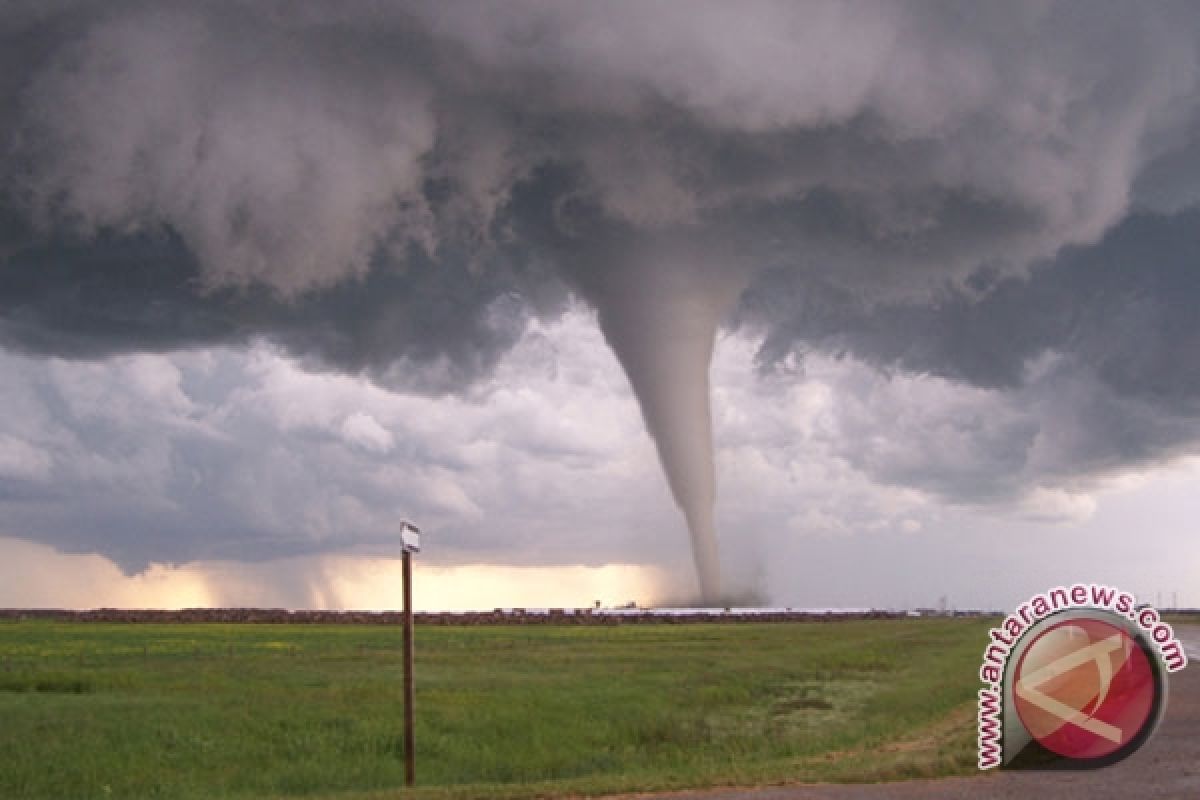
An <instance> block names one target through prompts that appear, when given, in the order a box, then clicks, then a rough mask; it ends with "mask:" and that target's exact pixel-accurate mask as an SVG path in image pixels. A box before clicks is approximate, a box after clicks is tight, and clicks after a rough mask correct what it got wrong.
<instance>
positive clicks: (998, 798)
mask: <svg viewBox="0 0 1200 800" xmlns="http://www.w3.org/2000/svg"><path fill="white" fill-rule="evenodd" d="M1177 634H1178V636H1179V638H1180V640H1181V641H1183V643H1184V646H1185V649H1186V650H1187V651H1188V654H1189V659H1190V662H1191V663H1190V664H1189V666H1188V667H1187V668H1186V669H1185V670H1183V671H1182V672H1178V673H1176V674H1174V675H1172V676H1171V679H1170V699H1169V702H1168V705H1167V713H1166V716H1165V717H1164V718H1163V722H1162V725H1161V726H1160V727H1159V729H1158V731H1157V732H1156V733H1155V734H1154V737H1153V738H1152V739H1151V740H1150V741H1149V742H1147V743H1146V745H1145V746H1144V747H1142V749H1141V750H1139V751H1138V752H1136V753H1134V754H1133V755H1132V756H1130V757H1129V758H1127V759H1125V760H1124V761H1122V762H1120V763H1118V764H1114V765H1113V766H1111V767H1106V768H1104V769H1098V770H1090V771H1086V772H1000V773H990V774H987V775H979V776H973V777H969V778H948V779H945V780H939V781H910V782H903V783H885V784H860V785H828V784H826V785H813V784H808V785H796V786H776V787H769V788H762V789H717V790H711V791H702V792H679V793H673V794H660V795H655V798H656V800H890V799H891V798H896V800H1038V799H1039V798H1047V800H1084V799H1085V798H1086V800H1117V799H1118V798H1120V800H1126V798H1131V797H1136V798H1138V800H1197V799H1200V626H1187V627H1186V628H1182V629H1181V630H1178V631H1177Z"/></svg>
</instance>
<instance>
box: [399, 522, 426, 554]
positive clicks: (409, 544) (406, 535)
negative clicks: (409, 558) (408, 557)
mask: <svg viewBox="0 0 1200 800" xmlns="http://www.w3.org/2000/svg"><path fill="white" fill-rule="evenodd" d="M400 544H401V545H402V546H403V547H404V552H406V553H419V552H421V531H420V530H419V529H418V528H417V526H416V525H413V524H412V523H411V522H401V523H400Z"/></svg>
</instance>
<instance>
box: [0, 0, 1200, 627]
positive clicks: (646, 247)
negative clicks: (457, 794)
mask: <svg viewBox="0 0 1200 800" xmlns="http://www.w3.org/2000/svg"><path fill="white" fill-rule="evenodd" d="M1198 81H1200V12H1197V11H1196V10H1195V9H1194V6H1192V5H1191V4H1187V3H1181V4H1172V3H1160V4H1154V5H1152V6H1149V7H1134V6H1131V5H1129V4H1105V3H1078V2H1077V3H1013V4H1005V6H1004V7H1003V8H1000V7H996V8H995V9H989V8H986V7H982V6H979V4H953V3H907V4H905V3H880V4H877V3H847V2H839V3H805V4H796V3H766V2H763V3H749V4H737V5H732V4H727V3H712V4H709V3H683V2H678V3H672V2H664V3H642V2H639V3H612V4H584V3H578V4H576V3H561V2H556V3H539V2H506V3H499V4H497V3H484V4H474V3H455V4H444V3H430V4H424V3H409V4H396V5H393V6H380V5H378V4H368V3H361V4H357V3H348V4H340V5H339V6H338V8H337V9H332V8H330V7H329V6H328V5H327V4H324V3H314V4H309V3H303V2H301V3H271V2H255V3H245V4H241V3H220V4H217V3H213V4H207V3H179V4H176V3H170V2H167V3H163V2H156V3H142V2H113V3H106V4H94V3H82V4H76V3H68V2H62V3H54V2H51V3H20V2H17V3H11V4H9V5H7V6H6V7H5V10H4V11H3V12H0V120H3V123H2V127H0V178H3V181H2V185H3V187H4V188H3V190H0V346H2V347H3V349H2V350H0V363H2V364H3V374H4V376H5V380H4V381H3V383H2V385H0V410H2V411H3V414H0V553H3V554H5V558H4V559H3V561H0V563H2V564H6V565H8V566H0V576H2V577H3V578H4V580H3V581H0V604H2V605H55V604H69V605H105V604H139V603H147V604H151V603H167V604H169V603H173V602H174V603H182V602H184V601H182V600H178V599H172V598H180V597H186V598H190V599H192V600H196V599H198V600H199V601H203V602H213V603H219V604H234V605H236V604H274V605H296V606H301V605H363V604H375V605H387V604H389V603H391V602H392V598H391V595H390V594H388V593H387V591H388V590H385V589H383V588H380V587H381V586H382V585H383V584H384V583H386V579H387V576H389V575H390V574H391V573H389V572H388V571H387V570H388V569H390V568H391V567H390V566H389V565H390V562H389V560H388V559H390V558H391V557H392V556H393V555H394V548H395V542H394V529H395V523H396V521H397V520H398V519H399V518H401V517H409V518H412V519H415V520H417V521H419V522H420V524H421V525H422V527H424V528H425V529H426V530H428V531H429V532H430V542H429V547H428V551H427V553H425V554H423V555H422V564H423V566H424V567H425V568H426V569H427V570H429V574H430V578H429V579H428V581H433V580H438V581H441V585H442V586H443V587H444V591H443V592H441V593H440V594H435V593H432V592H431V593H430V594H429V595H428V599H427V601H426V604H427V605H437V604H441V605H463V604H466V603H467V601H466V600H464V599H461V598H465V597H468V596H469V597H470V598H471V601H470V602H471V603H472V604H475V603H479V604H483V605H487V606H492V605H511V604H517V603H516V601H515V600H514V601H512V602H509V598H517V597H519V598H520V603H521V604H538V603H537V599H538V595H537V592H536V591H532V590H530V589H529V587H531V586H532V587H537V586H542V587H545V596H546V598H547V600H546V601H545V602H546V604H561V603H568V602H572V603H576V602H577V603H578V604H581V605H582V604H588V603H590V602H591V600H592V599H593V598H592V595H596V596H597V597H600V596H601V594H604V593H607V594H608V595H611V596H605V597H603V598H602V599H605V600H606V601H612V602H617V601H622V600H625V599H632V598H630V597H626V596H625V595H628V594H631V593H634V594H638V595H639V598H640V599H643V600H646V599H655V598H658V599H672V598H686V597H688V596H690V595H691V593H692V592H693V591H694V589H693V584H692V581H693V580H694V579H693V577H692V573H691V569H692V567H691V555H690V553H689V551H688V536H687V531H686V528H685V526H684V522H683V519H682V517H681V515H680V514H679V511H678V509H677V508H676V503H675V500H674V499H673V498H676V499H678V501H679V503H680V504H681V505H684V506H685V507H686V506H688V505H689V503H695V502H699V503H700V504H701V505H704V504H705V503H707V502H708V500H709V499H711V498H710V494H711V492H710V488H709V487H708V485H707V483H706V481H707V479H706V477H705V473H706V469H707V459H708V452H707V441H708V434H707V428H706V419H707V418H706V416H705V412H706V411H707V409H706V408H705V406H704V404H703V402H702V401H699V400H697V398H703V397H706V396H708V391H707V390H708V389H709V388H711V396H712V406H711V417H712V426H711V427H712V436H713V439H714V442H715V447H714V451H713V455H714V458H713V464H714V465H715V474H716V487H717V489H716V491H717V494H716V511H715V522H716V530H717V532H718V536H719V541H720V546H721V551H722V554H723V555H722V560H723V564H724V571H725V574H726V576H727V585H728V588H729V589H730V590H731V591H735V592H746V593H749V594H752V595H755V596H758V597H761V598H762V599H764V600H769V601H771V602H774V603H779V604H792V605H826V604H830V605H852V606H858V605H890V606H901V605H931V604H935V603H936V602H937V600H938V597H939V596H941V595H947V596H948V598H949V600H950V602H951V603H954V604H958V605H986V606H1002V605H1006V604H1012V603H1015V602H1017V601H1018V600H1021V599H1023V598H1024V597H1026V596H1028V595H1029V594H1032V593H1033V592H1035V591H1038V590H1040V589H1043V588H1046V586H1048V585H1051V584H1055V583H1062V582H1070V581H1073V580H1101V581H1107V582H1110V583H1116V584H1118V585H1121V586H1122V587H1124V588H1127V589H1130V590H1133V591H1135V592H1140V593H1143V594H1144V595H1146V596H1147V597H1148V599H1151V600H1153V599H1155V595H1156V593H1157V592H1160V591H1161V592H1163V594H1164V598H1163V599H1164V602H1169V601H1170V600H1172V599H1173V595H1172V594H1171V593H1172V592H1178V599H1179V602H1180V603H1181V604H1191V605H1200V595H1198V594H1197V591H1200V590H1197V589H1196V588H1195V587H1198V586H1200V539H1198V537H1197V536H1196V535H1195V533H1194V526H1193V524H1192V520H1194V519H1195V511H1197V508H1196V506H1197V505H1198V503H1197V502H1196V501H1194V500H1193V499H1192V497H1193V495H1194V494H1195V492H1194V491H1193V489H1194V486H1195V485H1196V483H1195V481H1196V478H1197V475H1198V473H1197V470H1198V468H1197V466H1196V462H1195V460H1194V459H1195V457H1196V455H1197V450H1198V447H1197V443H1198V442H1200V358H1198V357H1197V355H1196V353H1197V352H1198V347H1200V315H1198V314H1197V313H1196V312H1195V309H1196V308H1197V306H1198V304H1200V264H1197V256H1198V255H1200V238H1198V234H1197V230H1200V228H1198V226H1197V223H1198V222H1200V100H1198V98H1200V91H1197V88H1198V87H1197V82H1198ZM664 320H666V321H664ZM680 320H682V321H683V322H679V321H680ZM718 323H720V329H719V332H718V333H717V337H716V344H715V351H714V353H715V354H714V360H713V362H712V366H711V371H710V384H711V386H710V387H709V386H705V384H704V376H703V368H702V367H703V363H704V362H705V361H706V360H707V353H708V346H709V343H710V342H711V337H712V333H713V326H716V325H717V324H718ZM614 348H615V352H616V355H614ZM618 357H619V358H618ZM689 364H690V365H693V366H692V367H687V368H684V367H683V366H680V365H689ZM697 364H698V365H699V367H698V368H695V365H697ZM627 375H629V376H632V377H633V378H634V388H636V390H637V392H636V395H635V393H634V391H633V390H632V389H631V388H630V382H629V378H628V377H627ZM647 425H649V432H650V434H652V436H653V438H652V436H650V435H647ZM680 442H683V444H682V445H681V444H680ZM696 442H699V443H700V445H697V446H695V447H693V446H692V445H693V444H695V443H696ZM655 443H657V445H658V449H657V450H656V447H655ZM660 462H661V463H660ZM662 464H665V465H666V477H664V472H663V469H662ZM68 554H79V555H78V556H69V555H68ZM85 556H86V558H85ZM89 559H90V560H89ZM568 568H571V569H575V570H576V572H571V571H570V570H569V569H568ZM523 569H524V570H527V571H525V572H522V571H521V570H523ZM372 570H376V571H375V572H372ZM438 570H441V571H440V572H439V571H438ZM456 570H457V572H456ZM488 570H492V571H491V572H488ZM504 570H508V572H507V573H504V572H503V571H504ZM579 570H582V571H579ZM605 570H608V571H607V572H606V571H605ZM629 570H633V571H634V572H633V573H631V572H629ZM639 570H640V572H639ZM4 572H8V573H9V574H7V575H4V574H3V573H4ZM502 573H503V574H502ZM634 573H636V576H635V577H630V575H633V574H634ZM521 575H524V576H526V577H525V578H524V579H522V578H520V577H519V576H521ZM585 575H586V576H590V577H587V578H586V579H585V578H584V577H582V576H585ZM372 576H374V577H372ZM505 576H507V577H505ZM514 576H518V577H514ZM531 576H532V577H531ZM564 576H571V577H569V578H565V577H564ZM606 580H607V581H610V582H609V583H605V581H606ZM155 581H157V582H158V583H157V584H155ZM488 581H493V583H488ZM172 582H174V583H172ZM189 582H190V583H189ZM152 584H153V585H161V586H165V585H166V584H171V585H172V586H176V587H177V588H178V589H179V591H178V592H176V594H171V592H169V591H166V590H165V589H164V590H162V591H158V590H155V589H153V588H152ZM200 584H203V591H200V590H199V589H197V590H196V592H199V594H197V593H195V592H192V593H189V592H191V589H188V588H187V587H189V586H193V587H194V586H199V585H200ZM484 585H487V586H493V585H494V586H495V589H494V592H493V594H494V595H495V596H496V597H495V600H494V601H492V600H491V599H489V596H488V594H487V592H483V591H482V590H479V589H478V587H480V586H484ZM472 586H474V587H475V589H472V588H471V587H472ZM572 586H575V587H578V588H577V590H575V591H577V593H578V594H580V595H585V593H586V596H580V597H579V598H578V599H577V600H573V599H572V598H573V597H574V595H573V594H572V588H571V587H572ZM355 587H357V588H355ZM481 594H482V595H483V597H480V599H478V600H477V599H475V598H477V597H479V596H480V595H481ZM456 597H457V598H459V599H458V600H456V599H455V598H456ZM58 598H66V599H63V600H61V601H59V600H58Z"/></svg>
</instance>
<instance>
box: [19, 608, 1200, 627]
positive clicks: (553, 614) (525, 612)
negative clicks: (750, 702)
mask: <svg viewBox="0 0 1200 800" xmlns="http://www.w3.org/2000/svg"><path fill="white" fill-rule="evenodd" d="M1166 613H1168V614H1173V615H1178V616H1188V617H1194V618H1196V620H1197V621H1200V609H1172V610H1170V611H1168V612H1166ZM997 614H998V612H994V611H934V610H931V609H922V610H920V611H919V612H909V611H879V610H867V611H859V610H856V611H837V610H828V611H811V610H807V611H793V610H791V609H730V610H721V609H686V610H680V609H674V610H672V609H649V608H648V609H624V608H623V609H586V608H585V609H573V608H566V609H558V608H551V609H524V608H503V609H501V608H498V609H495V610H493V611H462V612H417V613H415V614H413V618H414V621H415V622H416V623H417V624H418V625H545V624H551V625H637V624H646V623H653V624H688V623H703V622H842V621H847V620H864V619H876V620H878V619H905V618H910V617H914V616H921V617H986V616H993V615H997ZM20 620H49V621H55V622H129V623H159V624H179V623H193V622H194V623H227V624H228V623H237V624H272V625H297V624H299V625H399V624H401V622H402V621H403V614H402V613H401V612H399V611H289V610H287V609H283V608H186V609H181V610H178V611H161V610H150V609H147V610H127V609H115V608H99V609H94V610H90V611H68V610H63V609H41V608H39V609H0V621H20Z"/></svg>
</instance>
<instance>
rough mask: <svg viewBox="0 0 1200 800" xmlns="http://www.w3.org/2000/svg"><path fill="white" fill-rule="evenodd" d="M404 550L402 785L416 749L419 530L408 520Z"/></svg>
mask: <svg viewBox="0 0 1200 800" xmlns="http://www.w3.org/2000/svg"><path fill="white" fill-rule="evenodd" d="M400 543H401V545H402V547H403V549H404V784H405V785H406V786H412V785H413V782H414V781H415V780H416V772H417V768H416V764H417V760H416V751H415V749H414V747H413V695H414V692H413V611H412V554H413V553H419V552H421V531H420V530H419V529H418V528H417V526H416V525H413V524H412V523H411V522H401V523H400Z"/></svg>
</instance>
